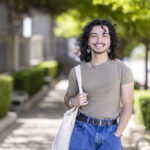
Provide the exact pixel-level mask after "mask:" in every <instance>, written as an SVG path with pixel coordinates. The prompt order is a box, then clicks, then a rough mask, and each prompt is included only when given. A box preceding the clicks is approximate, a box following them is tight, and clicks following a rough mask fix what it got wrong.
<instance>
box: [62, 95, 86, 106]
mask: <svg viewBox="0 0 150 150" xmlns="http://www.w3.org/2000/svg"><path fill="white" fill-rule="evenodd" d="M87 95H88V94H87V93H84V94H77V95H76V96H73V95H70V94H68V93H66V94H65V97H64V101H65V104H66V106H67V107H69V108H70V106H69V104H68V102H69V100H70V98H71V103H72V106H84V105H87V104H88V101H87Z"/></svg>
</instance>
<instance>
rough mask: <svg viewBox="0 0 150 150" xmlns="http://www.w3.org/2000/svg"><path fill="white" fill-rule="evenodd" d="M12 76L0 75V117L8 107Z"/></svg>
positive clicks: (5, 112)
mask: <svg viewBox="0 0 150 150" xmlns="http://www.w3.org/2000/svg"><path fill="white" fill-rule="evenodd" d="M12 90H13V78H12V77H10V76H0V118H2V117H3V116H5V115H6V114H7V112H8V111H9V109H10V105H11V94H12Z"/></svg>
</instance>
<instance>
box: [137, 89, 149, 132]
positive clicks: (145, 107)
mask: <svg viewBox="0 0 150 150" xmlns="http://www.w3.org/2000/svg"><path fill="white" fill-rule="evenodd" d="M134 110H135V113H136V115H137V117H138V119H139V121H140V123H142V124H144V125H145V127H146V128H147V129H148V130H150V91H148V90H135V92H134Z"/></svg>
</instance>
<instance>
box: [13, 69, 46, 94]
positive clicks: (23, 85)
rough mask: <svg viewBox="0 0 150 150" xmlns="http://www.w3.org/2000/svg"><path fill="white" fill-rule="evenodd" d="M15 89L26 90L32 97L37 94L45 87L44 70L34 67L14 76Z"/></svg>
mask: <svg viewBox="0 0 150 150" xmlns="http://www.w3.org/2000/svg"><path fill="white" fill-rule="evenodd" d="M13 77H14V89H15V90H24V91H26V92H27V93H28V94H29V95H30V96H32V95H33V94H35V93H36V92H37V91H38V90H39V89H40V88H41V87H42V85H43V77H44V70H43V69H42V68H39V67H32V68H29V69H26V70H23V71H20V72H16V73H15V74H13Z"/></svg>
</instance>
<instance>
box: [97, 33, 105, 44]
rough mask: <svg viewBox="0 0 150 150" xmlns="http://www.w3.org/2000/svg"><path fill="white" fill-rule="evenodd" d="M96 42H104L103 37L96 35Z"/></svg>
mask: <svg viewBox="0 0 150 150" xmlns="http://www.w3.org/2000/svg"><path fill="white" fill-rule="evenodd" d="M97 42H99V43H103V42H104V38H103V36H102V35H98V36H97Z"/></svg>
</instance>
